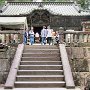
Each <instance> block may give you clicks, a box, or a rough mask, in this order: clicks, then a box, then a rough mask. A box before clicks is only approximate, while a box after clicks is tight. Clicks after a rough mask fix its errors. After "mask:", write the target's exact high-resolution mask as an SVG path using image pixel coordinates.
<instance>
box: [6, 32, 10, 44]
mask: <svg viewBox="0 0 90 90" xmlns="http://www.w3.org/2000/svg"><path fill="white" fill-rule="evenodd" d="M6 43H9V34H6Z"/></svg>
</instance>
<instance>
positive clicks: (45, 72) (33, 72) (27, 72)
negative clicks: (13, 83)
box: [17, 70, 64, 75]
mask: <svg viewBox="0 0 90 90" xmlns="http://www.w3.org/2000/svg"><path fill="white" fill-rule="evenodd" d="M63 74H64V73H63V70H18V72H17V75H63Z"/></svg>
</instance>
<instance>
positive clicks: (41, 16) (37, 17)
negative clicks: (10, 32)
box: [31, 10, 50, 25]
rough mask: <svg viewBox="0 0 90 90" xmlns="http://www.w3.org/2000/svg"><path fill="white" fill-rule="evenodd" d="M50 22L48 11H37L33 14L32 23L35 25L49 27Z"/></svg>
mask: <svg viewBox="0 0 90 90" xmlns="http://www.w3.org/2000/svg"><path fill="white" fill-rule="evenodd" d="M49 21H50V15H49V12H48V11H46V10H35V11H34V12H33V13H32V17H31V23H32V24H33V25H36V24H38V25H47V24H49Z"/></svg>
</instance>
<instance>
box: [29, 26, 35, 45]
mask: <svg viewBox="0 0 90 90" xmlns="http://www.w3.org/2000/svg"><path fill="white" fill-rule="evenodd" d="M29 36H30V43H31V45H33V44H34V31H33V27H31V30H30V31H29Z"/></svg>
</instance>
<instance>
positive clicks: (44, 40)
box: [41, 26, 48, 45]
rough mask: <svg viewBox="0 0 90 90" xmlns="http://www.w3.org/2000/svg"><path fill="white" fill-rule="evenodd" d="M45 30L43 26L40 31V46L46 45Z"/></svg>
mask: <svg viewBox="0 0 90 90" xmlns="http://www.w3.org/2000/svg"><path fill="white" fill-rule="evenodd" d="M47 33H48V32H47V29H46V27H45V26H43V29H42V30H41V38H42V42H41V44H42V45H43V44H44V45H45V44H46V37H47Z"/></svg>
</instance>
